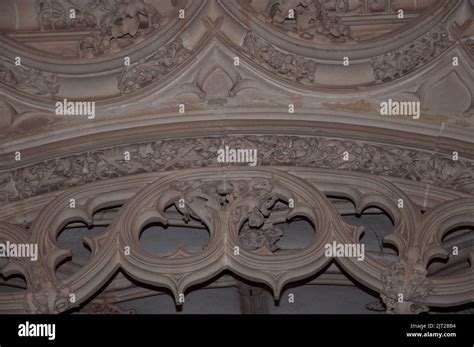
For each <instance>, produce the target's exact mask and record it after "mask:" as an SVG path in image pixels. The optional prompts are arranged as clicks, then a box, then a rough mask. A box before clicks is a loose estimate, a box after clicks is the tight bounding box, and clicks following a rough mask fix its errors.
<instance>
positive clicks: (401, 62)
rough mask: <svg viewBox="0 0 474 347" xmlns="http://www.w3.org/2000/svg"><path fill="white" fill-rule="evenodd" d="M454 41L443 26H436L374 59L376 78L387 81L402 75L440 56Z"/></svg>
mask: <svg viewBox="0 0 474 347" xmlns="http://www.w3.org/2000/svg"><path fill="white" fill-rule="evenodd" d="M452 44H453V41H451V39H450V38H449V34H448V32H447V31H446V29H444V28H443V27H436V28H434V29H433V30H431V31H429V32H428V33H426V34H425V35H423V36H422V37H420V38H418V39H417V40H415V41H414V42H413V43H410V44H408V45H405V46H403V47H402V48H400V49H398V50H396V51H394V52H389V53H386V54H384V55H381V56H378V57H376V58H374V59H373V61H372V65H373V68H374V78H375V80H376V81H377V82H387V81H391V80H394V79H396V78H399V77H402V76H404V75H406V74H408V73H410V72H412V71H414V70H416V69H417V68H419V67H421V66H423V65H426V64H427V63H428V62H430V61H431V60H433V59H434V58H436V57H437V56H439V55H440V54H441V53H442V52H444V51H445V50H446V49H447V48H448V47H449V46H451V45H452Z"/></svg>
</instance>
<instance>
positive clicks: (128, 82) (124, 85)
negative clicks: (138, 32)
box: [118, 41, 191, 94]
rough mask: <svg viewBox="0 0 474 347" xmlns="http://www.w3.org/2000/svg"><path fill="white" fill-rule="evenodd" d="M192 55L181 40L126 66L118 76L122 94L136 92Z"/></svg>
mask: <svg viewBox="0 0 474 347" xmlns="http://www.w3.org/2000/svg"><path fill="white" fill-rule="evenodd" d="M190 56H191V51H190V50H188V49H187V48H185V47H184V46H183V44H182V43H181V42H180V41H173V42H170V43H168V44H166V45H165V46H163V47H161V48H160V49H158V51H157V52H156V53H155V54H154V55H153V56H152V57H151V58H148V59H142V60H141V61H140V62H139V63H138V64H137V65H135V66H132V67H130V68H128V67H125V68H124V70H123V71H122V73H121V74H120V76H119V77H118V89H119V90H120V92H121V93H122V94H128V93H132V92H135V91H137V90H138V89H141V88H143V87H145V86H147V85H149V84H151V83H152V82H153V81H155V80H158V79H160V78H162V77H163V76H165V75H167V74H168V73H169V72H170V71H171V70H173V69H174V68H176V67H177V66H178V65H180V64H181V63H182V62H184V61H185V60H186V59H188V58H189V57H190Z"/></svg>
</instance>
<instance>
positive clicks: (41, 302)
mask: <svg viewBox="0 0 474 347" xmlns="http://www.w3.org/2000/svg"><path fill="white" fill-rule="evenodd" d="M69 294H70V290H69V289H68V288H66V287H64V286H62V285H56V284H53V283H51V282H47V283H46V284H45V285H44V287H42V288H39V289H36V290H34V289H33V290H28V292H27V293H26V301H25V305H26V307H25V309H26V311H27V312H28V313H34V314H37V313H41V314H56V313H61V312H64V311H66V310H67V309H68V307H70V302H69V299H70V297H69Z"/></svg>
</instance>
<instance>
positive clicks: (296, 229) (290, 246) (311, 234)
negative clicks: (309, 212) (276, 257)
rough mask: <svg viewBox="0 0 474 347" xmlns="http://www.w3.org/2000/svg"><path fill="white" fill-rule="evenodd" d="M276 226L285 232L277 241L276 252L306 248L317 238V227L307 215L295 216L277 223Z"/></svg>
mask: <svg viewBox="0 0 474 347" xmlns="http://www.w3.org/2000/svg"><path fill="white" fill-rule="evenodd" d="M275 226H276V227H277V228H278V229H280V230H281V231H282V233H283V234H282V236H281V238H280V239H279V240H278V241H277V243H276V246H277V250H276V251H275V253H285V252H287V251H292V250H300V249H304V248H306V247H309V246H310V245H311V244H312V243H313V242H314V239H315V238H316V232H315V227H314V225H313V223H312V222H311V221H310V220H309V219H308V218H306V217H295V218H292V219H291V220H289V221H287V222H285V223H276V224H275Z"/></svg>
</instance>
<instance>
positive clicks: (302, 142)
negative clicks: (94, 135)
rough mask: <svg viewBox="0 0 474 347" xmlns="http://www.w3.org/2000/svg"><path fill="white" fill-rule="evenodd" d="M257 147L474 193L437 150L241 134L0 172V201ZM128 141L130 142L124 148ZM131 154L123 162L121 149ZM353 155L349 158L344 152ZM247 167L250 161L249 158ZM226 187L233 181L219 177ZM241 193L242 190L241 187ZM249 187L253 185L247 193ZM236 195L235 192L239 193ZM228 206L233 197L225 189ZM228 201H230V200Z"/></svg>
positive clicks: (462, 165) (470, 168)
mask: <svg viewBox="0 0 474 347" xmlns="http://www.w3.org/2000/svg"><path fill="white" fill-rule="evenodd" d="M225 145H229V146H231V147H232V148H256V149H257V153H258V164H259V165H263V166H271V165H283V166H285V165H292V166H302V167H316V168H327V169H339V170H351V171H357V172H366V173H370V174H375V175H382V176H392V177H399V178H403V179H407V180H414V181H422V182H427V183H431V184H433V185H436V186H440V187H445V188H451V189H457V190H461V191H465V192H468V193H472V192H474V164H473V163H472V161H468V160H465V159H459V160H458V161H452V160H451V159H450V158H443V157H442V156H440V155H436V156H434V155H433V153H432V152H425V151H419V150H415V149H409V148H403V147H396V146H390V145H376V144H370V143H364V142H360V141H351V140H339V139H331V138H323V137H306V138H301V137H297V136H251V135H248V136H241V137H226V138H224V139H222V140H221V139H216V138H213V137H204V138H191V139H177V140H163V141H160V142H148V143H142V144H130V145H126V146H120V147H116V148H112V149H98V150H94V151H91V152H88V153H82V154H78V155H73V156H69V157H64V158H59V159H53V160H48V161H45V162H42V163H38V164H33V165H29V166H24V167H21V168H18V169H13V170H10V171H4V172H0V204H6V203H9V202H12V201H17V200H20V199H26V198H29V197H32V196H36V195H39V194H43V193H47V192H52V191H58V190H61V189H65V188H68V187H73V186H79V185H82V184H86V183H89V182H95V181H100V180H105V179H109V178H114V177H122V176H127V175H134V174H139V173H145V172H159V171H166V170H177V169H189V168H199V167H212V166H216V167H218V166H220V163H218V162H217V156H218V153H217V151H218V149H219V148H221V146H225ZM125 147H126V148H125ZM124 151H129V152H130V160H129V161H125V160H124V158H123V152H124ZM345 151H348V152H350V153H355V155H351V156H350V158H349V160H348V161H344V160H343V157H344V155H343V153H344V152H345ZM244 165H245V164H244ZM220 189H222V190H228V189H230V187H227V186H225V187H224V183H222V187H221V188H220ZM236 189H237V190H236V192H238V194H243V191H242V189H243V188H239V187H236ZM249 193H251V191H250V192H249ZM234 194H237V193H234ZM221 199H223V201H222V203H224V204H226V203H228V202H230V201H231V199H235V196H232V195H228V194H223V195H222V196H221ZM226 199H230V200H228V201H227V202H226V201H225V200H226Z"/></svg>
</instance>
